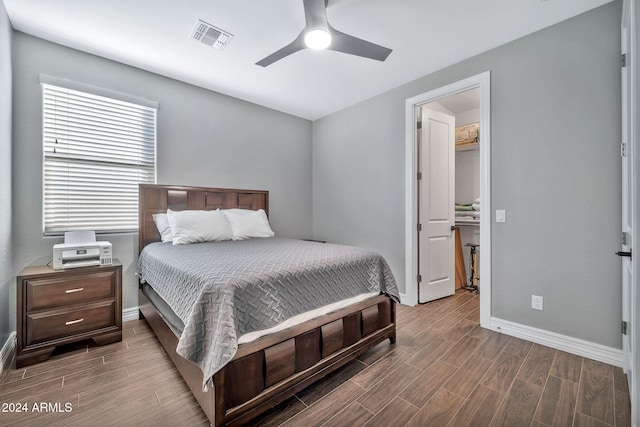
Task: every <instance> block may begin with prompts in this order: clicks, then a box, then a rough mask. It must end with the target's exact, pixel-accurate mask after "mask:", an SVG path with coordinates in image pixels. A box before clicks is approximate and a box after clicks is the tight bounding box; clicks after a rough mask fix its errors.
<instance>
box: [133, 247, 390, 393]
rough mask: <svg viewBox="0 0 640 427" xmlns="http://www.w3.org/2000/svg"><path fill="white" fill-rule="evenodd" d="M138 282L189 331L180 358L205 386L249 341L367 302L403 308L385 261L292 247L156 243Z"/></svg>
mask: <svg viewBox="0 0 640 427" xmlns="http://www.w3.org/2000/svg"><path fill="white" fill-rule="evenodd" d="M139 274H140V276H141V280H142V281H143V282H145V281H146V282H147V283H150V284H151V285H152V287H153V289H154V290H155V292H156V293H157V294H158V295H159V296H160V297H161V298H162V300H164V301H165V302H166V303H167V305H168V306H169V307H170V308H171V311H173V312H174V313H175V314H176V315H177V317H178V318H179V319H180V320H181V322H182V323H183V324H184V329H183V331H182V333H181V335H180V339H179V342H178V347H177V349H176V351H177V353H178V354H180V355H181V356H182V357H184V358H185V359H187V360H190V361H191V362H193V363H195V364H196V365H198V366H199V367H200V369H202V372H203V386H204V385H205V383H206V382H207V381H208V379H210V378H211V377H212V376H213V374H214V373H215V372H217V371H218V370H219V369H220V368H221V367H222V366H224V365H225V364H226V363H227V362H228V361H229V360H231V359H232V358H233V356H234V355H235V352H236V351H237V347H238V339H239V337H240V336H242V335H244V334H248V333H254V332H256V331H261V330H264V329H269V328H273V327H275V326H276V325H278V324H280V323H282V322H283V321H285V320H287V319H290V318H292V317H294V316H297V315H300V314H302V313H305V312H308V311H310V310H315V309H318V308H320V307H324V306H327V305H330V304H333V303H337V302H339V301H342V300H345V299H349V298H353V297H357V296H359V295H362V294H370V293H385V294H388V295H390V296H391V297H392V298H394V299H396V300H398V289H397V286H396V283H395V280H394V278H393V274H392V273H391V270H390V269H389V266H388V265H387V262H386V261H385V260H384V258H383V257H382V256H380V255H379V254H377V253H375V252H371V251H367V250H364V249H360V248H355V247H350V246H343V245H333V244H325V243H317V242H309V241H301V240H294V239H282V238H262V239H250V240H242V241H225V242H207V243H197V244H191V245H177V246H173V245H172V244H171V243H160V242H158V243H152V244H150V245H147V246H146V247H145V248H144V250H143V251H142V253H141V254H140V258H139Z"/></svg>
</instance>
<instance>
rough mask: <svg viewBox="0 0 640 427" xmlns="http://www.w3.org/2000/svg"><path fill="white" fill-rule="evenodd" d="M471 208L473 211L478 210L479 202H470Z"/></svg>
mask: <svg viewBox="0 0 640 427" xmlns="http://www.w3.org/2000/svg"><path fill="white" fill-rule="evenodd" d="M471 208H472V209H473V210H474V211H479V210H480V203H474V204H472V205H471Z"/></svg>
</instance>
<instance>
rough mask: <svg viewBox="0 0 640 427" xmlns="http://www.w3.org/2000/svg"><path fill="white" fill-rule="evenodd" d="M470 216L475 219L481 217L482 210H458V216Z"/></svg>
mask: <svg viewBox="0 0 640 427" xmlns="http://www.w3.org/2000/svg"><path fill="white" fill-rule="evenodd" d="M463 217H469V218H473V219H478V218H480V212H478V211H456V218H463Z"/></svg>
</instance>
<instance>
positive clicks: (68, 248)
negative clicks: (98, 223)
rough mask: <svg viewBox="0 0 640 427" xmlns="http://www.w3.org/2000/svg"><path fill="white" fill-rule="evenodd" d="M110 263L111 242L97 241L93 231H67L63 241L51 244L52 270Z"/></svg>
mask: <svg viewBox="0 0 640 427" xmlns="http://www.w3.org/2000/svg"><path fill="white" fill-rule="evenodd" d="M111 263H112V254H111V243H109V242H103V241H100V242H97V241H96V233H95V232H94V231H67V232H66V233H64V243H58V244H57V245H53V268H54V270H61V269H65V268H76V267H89V266H92V265H110V264H111Z"/></svg>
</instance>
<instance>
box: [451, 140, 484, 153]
mask: <svg viewBox="0 0 640 427" xmlns="http://www.w3.org/2000/svg"><path fill="white" fill-rule="evenodd" d="M478 149H480V143H478V142H474V143H471V144H461V145H456V151H458V152H460V151H471V150H478Z"/></svg>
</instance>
